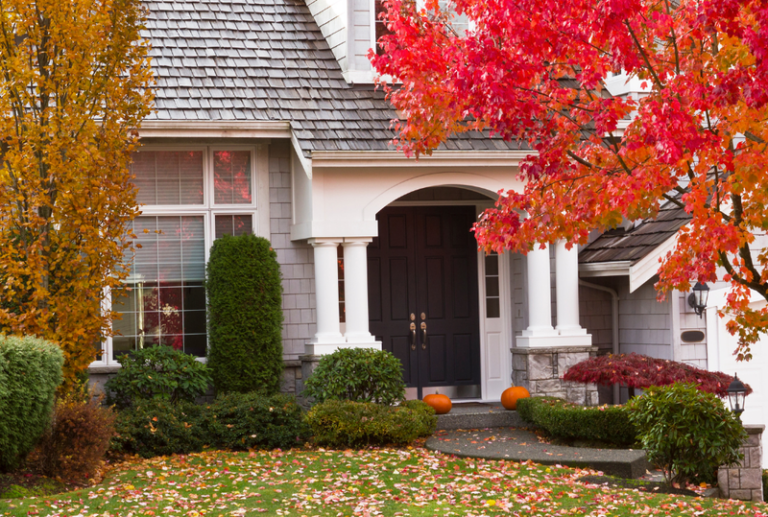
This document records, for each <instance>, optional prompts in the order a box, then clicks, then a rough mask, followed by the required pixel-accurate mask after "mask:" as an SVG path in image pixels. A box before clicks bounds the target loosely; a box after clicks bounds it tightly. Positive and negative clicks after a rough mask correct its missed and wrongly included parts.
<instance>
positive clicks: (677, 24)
mask: <svg viewBox="0 0 768 517" xmlns="http://www.w3.org/2000/svg"><path fill="white" fill-rule="evenodd" d="M439 4H440V2H438V0H426V2H425V3H424V4H423V7H422V4H420V3H419V2H414V1H413V0H387V1H386V5H387V7H388V10H387V14H386V19H385V22H386V23H387V28H388V29H389V31H390V34H389V35H385V36H384V37H382V38H381V39H380V40H379V42H378V43H379V46H380V47H381V48H382V49H383V51H382V52H381V53H380V54H379V55H375V54H373V53H371V55H370V57H371V61H372V62H373V64H374V66H375V67H376V69H377V70H378V71H379V72H380V73H381V74H385V77H389V78H392V79H394V80H396V82H393V83H391V84H390V85H386V84H385V91H386V92H387V93H388V98H389V100H390V101H391V102H392V104H393V105H394V106H395V108H397V110H398V112H399V113H400V114H401V115H402V116H403V118H404V120H401V121H395V122H394V124H395V126H396V129H397V130H398V131H399V139H398V144H399V145H400V147H401V148H403V149H404V150H406V151H407V152H410V153H415V154H419V153H425V152H426V153H428V152H431V150H432V149H435V148H436V147H437V146H438V145H439V144H440V143H441V142H443V141H444V140H445V139H446V138H448V137H449V136H450V135H451V134H453V133H457V132H464V131H472V130H489V131H490V132H491V133H493V134H495V135H497V136H499V137H502V138H504V139H507V140H519V141H521V142H524V143H526V144H527V145H528V146H529V148H530V149H532V152H531V155H530V156H529V157H528V158H527V159H526V160H525V161H524V162H523V163H522V165H521V168H520V174H521V176H522V178H523V179H524V180H525V181H526V186H525V190H524V191H523V192H513V191H509V192H505V193H503V195H502V196H501V197H500V199H499V201H498V204H497V207H496V208H495V209H492V210H488V211H486V212H485V214H484V215H483V217H482V219H481V220H480V222H479V223H478V224H477V226H476V235H477V238H478V241H479V243H480V244H481V246H482V247H484V248H485V249H486V250H495V251H502V250H505V249H508V250H512V251H517V252H523V253H527V252H528V251H529V250H530V249H531V247H532V246H533V244H532V243H542V242H554V241H556V240H559V239H565V240H567V241H568V242H569V244H568V245H569V246H571V245H573V244H574V243H586V242H587V239H588V235H589V234H590V232H591V231H593V230H594V229H600V230H606V229H609V228H612V227H615V226H617V225H618V224H620V223H621V222H622V219H623V218H626V219H629V220H637V219H643V218H652V217H655V216H656V215H657V214H658V211H659V208H660V205H661V204H662V203H669V204H672V205H676V206H678V207H680V208H682V209H684V210H685V211H686V212H687V213H688V214H690V216H691V219H690V222H689V223H688V224H687V225H685V226H684V227H683V228H682V229H681V230H680V231H679V232H678V235H677V237H678V238H677V243H676V246H675V247H674V250H673V251H671V252H669V253H668V254H667V255H666V256H665V257H664V259H663V261H662V263H661V265H660V269H659V278H660V280H659V282H658V283H657V284H656V287H657V288H658V289H659V290H660V292H662V293H664V292H667V291H669V290H671V289H678V290H682V291H685V290H688V289H689V288H690V286H691V284H692V283H694V282H696V281H701V282H709V281H715V280H725V281H726V282H730V293H729V295H728V297H727V310H728V311H730V313H731V314H732V316H733V319H732V321H730V322H729V330H731V332H733V333H738V334H739V337H740V344H739V348H738V350H737V353H738V355H739V358H740V359H744V358H749V357H750V353H749V346H750V344H751V343H754V342H756V341H757V339H758V338H759V336H760V334H763V333H766V332H768V307H765V308H757V309H756V308H754V306H750V297H751V296H752V293H759V295H761V296H762V297H764V298H765V299H768V249H766V248H765V238H764V234H765V232H766V230H768V210H766V208H767V207H768V188H766V186H768V4H767V3H766V2H763V1H759V0H679V1H677V0H599V1H598V0H451V1H450V2H448V5H450V6H451V7H452V9H453V10H455V11H456V12H457V13H459V14H462V15H466V17H467V18H469V22H470V23H469V29H468V30H467V31H466V33H461V32H460V31H459V30H454V29H453V28H452V25H451V24H452V23H453V22H455V20H452V19H451V17H450V16H449V15H447V14H446V13H445V12H443V11H441V8H440V5H439ZM454 25H455V24H454ZM620 71H624V72H625V73H626V74H627V76H628V77H629V78H632V79H634V80H637V82H639V83H640V86H641V87H642V89H643V90H644V91H643V93H642V94H640V95H624V96H611V95H610V94H608V92H606V91H605V89H604V88H603V80H604V79H605V78H606V77H608V76H609V74H611V73H616V72H620ZM521 213H527V214H528V217H526V218H525V219H523V218H521V216H520V214H521ZM761 239H762V241H761Z"/></svg>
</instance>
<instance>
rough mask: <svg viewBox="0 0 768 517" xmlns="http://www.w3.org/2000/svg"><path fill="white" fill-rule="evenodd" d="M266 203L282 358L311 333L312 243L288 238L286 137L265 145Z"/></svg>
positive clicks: (298, 349) (293, 355)
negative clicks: (277, 279) (277, 277)
mask: <svg viewBox="0 0 768 517" xmlns="http://www.w3.org/2000/svg"><path fill="white" fill-rule="evenodd" d="M269 203H270V206H269V208H270V233H271V240H272V247H273V248H274V249H275V251H276V252H277V260H278V262H279V263H280V269H281V271H282V273H283V316H284V321H283V358H284V359H285V360H286V361H290V360H295V359H298V357H299V356H300V355H302V354H304V344H305V343H307V342H308V341H309V340H310V339H311V338H312V337H313V336H314V335H315V325H316V323H315V321H316V320H315V280H314V277H315V270H314V255H313V252H312V246H310V245H309V244H307V243H306V242H291V239H290V232H291V214H292V208H291V148H290V143H289V142H288V141H287V140H283V141H276V142H273V143H272V144H271V145H270V146H269Z"/></svg>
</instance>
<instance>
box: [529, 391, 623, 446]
mask: <svg viewBox="0 0 768 517" xmlns="http://www.w3.org/2000/svg"><path fill="white" fill-rule="evenodd" d="M517 412H518V413H519V414H520V417H521V418H522V419H523V420H525V421H526V422H530V423H532V424H534V425H537V426H539V427H541V428H542V429H544V430H545V431H547V432H548V433H549V434H551V435H552V436H554V437H556V438H564V439H573V440H588V441H598V442H605V443H609V444H613V445H616V446H621V447H626V446H630V445H632V444H634V443H636V442H637V440H638V438H637V427H636V426H635V425H634V424H633V423H632V421H631V420H630V417H629V412H628V411H627V410H626V408H625V407H624V406H600V407H590V406H580V405H578V404H573V403H571V402H567V401H565V400H563V399H559V398H555V397H531V398H526V399H520V400H518V401H517Z"/></svg>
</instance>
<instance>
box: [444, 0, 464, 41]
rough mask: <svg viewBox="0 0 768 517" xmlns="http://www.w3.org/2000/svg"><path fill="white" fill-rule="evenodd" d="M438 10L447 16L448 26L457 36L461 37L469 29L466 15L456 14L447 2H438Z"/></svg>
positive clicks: (453, 6)
mask: <svg viewBox="0 0 768 517" xmlns="http://www.w3.org/2000/svg"><path fill="white" fill-rule="evenodd" d="M437 3H438V5H439V6H440V10H441V11H442V12H444V13H446V14H448V20H449V21H448V24H449V26H450V28H451V29H452V31H453V32H455V33H456V35H457V36H459V37H463V36H464V34H466V32H467V29H469V18H468V17H467V15H466V14H461V15H459V14H457V13H456V9H455V5H454V4H453V2H451V1H449V0H438V2H437Z"/></svg>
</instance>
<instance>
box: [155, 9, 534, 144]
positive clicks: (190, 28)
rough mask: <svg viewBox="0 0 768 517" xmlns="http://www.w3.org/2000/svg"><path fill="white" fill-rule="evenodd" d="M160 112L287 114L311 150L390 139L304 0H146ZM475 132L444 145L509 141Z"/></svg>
mask: <svg viewBox="0 0 768 517" xmlns="http://www.w3.org/2000/svg"><path fill="white" fill-rule="evenodd" d="M145 5H146V6H147V7H148V9H149V15H148V20H147V30H146V31H145V32H144V36H145V37H146V38H148V39H149V40H150V42H151V44H152V50H151V56H152V68H153V70H154V72H155V77H156V81H157V85H156V87H155V105H156V112H155V113H153V114H152V115H151V116H150V117H149V118H148V119H147V120H162V121H288V122H290V123H291V127H292V129H293V132H294V135H295V137H296V139H297V140H298V142H299V145H300V146H301V149H302V151H303V153H304V154H305V156H308V157H309V156H310V155H311V152H312V151H315V150H324V151H336V150H343V151H356V150H357V151H369V150H387V149H391V147H390V146H388V142H389V141H390V140H391V139H392V138H393V137H394V136H395V134H394V133H393V132H392V131H391V130H390V129H389V126H390V121H391V120H392V119H394V118H396V113H395V111H394V110H393V109H392V107H391V106H390V105H389V103H388V102H387V101H386V100H385V99H384V94H383V93H382V92H380V91H375V90H374V88H373V87H372V86H371V87H367V88H360V87H352V86H350V85H348V84H347V83H346V82H345V81H344V78H343V77H342V73H341V68H340V66H339V64H338V62H337V61H336V59H335V58H334V56H333V53H332V52H331V50H330V48H329V46H328V44H327V42H326V41H325V39H324V37H323V35H322V33H321V32H320V28H319V27H318V25H317V23H316V22H315V20H314V18H313V17H312V14H311V13H310V11H309V9H308V8H307V6H306V4H305V3H304V2H303V0H173V1H157V0H148V1H146V2H145ZM520 148H521V147H520V146H519V145H518V143H516V142H504V141H503V140H501V139H497V138H494V139H490V138H488V137H487V136H485V135H483V134H480V133H477V132H472V133H466V134H462V135H458V136H456V137H454V138H452V139H450V140H449V141H448V142H446V143H445V144H444V145H443V146H441V149H448V150H514V149H520Z"/></svg>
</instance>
